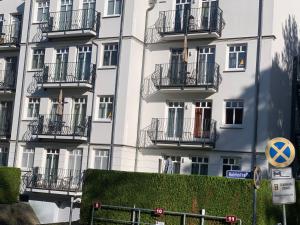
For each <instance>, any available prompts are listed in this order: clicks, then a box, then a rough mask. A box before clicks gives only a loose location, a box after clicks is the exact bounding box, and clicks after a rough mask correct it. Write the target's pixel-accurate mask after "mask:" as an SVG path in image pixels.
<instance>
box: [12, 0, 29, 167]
mask: <svg viewBox="0 0 300 225" xmlns="http://www.w3.org/2000/svg"><path fill="white" fill-rule="evenodd" d="M32 4H33V0H30V6H29V17H28V25H27V36H26V45H25V59H24V67H23V77H22V85H21V97H20V108H19V115H18V124H17V134H16V144H15V152H14V163H13V167H15V166H16V160H17V159H16V158H17V149H18V144H19V134H20V124H21V117H22V108H23V103H24V101H23V97H24V86H25V85H24V83H25V75H26V71H27V59H28V45H29V36H30V28H31V18H32ZM24 15H25V14H24ZM23 19H24V17H23ZM20 39H21V40H22V37H21V38H20ZM19 61H20V59H19ZM18 73H19V72H18ZM17 80H18V79H17ZM14 105H16V99H15V104H14Z"/></svg>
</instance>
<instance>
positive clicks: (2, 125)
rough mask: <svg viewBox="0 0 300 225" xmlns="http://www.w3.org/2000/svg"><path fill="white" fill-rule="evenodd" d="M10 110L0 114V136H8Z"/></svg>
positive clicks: (9, 133)
mask: <svg viewBox="0 0 300 225" xmlns="http://www.w3.org/2000/svg"><path fill="white" fill-rule="evenodd" d="M11 115H12V111H11V110H9V111H7V112H6V111H3V112H2V114H0V136H1V137H7V138H9V137H10V135H11V126H12V116H11Z"/></svg>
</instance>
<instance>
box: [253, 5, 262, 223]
mask: <svg viewBox="0 0 300 225" xmlns="http://www.w3.org/2000/svg"><path fill="white" fill-rule="evenodd" d="M258 1H259V8H258V31H257V50H256V71H255V111H254V133H253V143H252V163H251V164H252V171H254V168H255V167H256V154H257V151H256V147H257V134H258V130H257V129H258V110H259V92H260V83H259V82H260V63H261V45H262V25H263V0H258ZM256 205H257V190H256V188H254V190H253V216H252V218H253V219H252V225H256Z"/></svg>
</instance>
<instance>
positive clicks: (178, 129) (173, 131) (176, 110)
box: [167, 102, 184, 138]
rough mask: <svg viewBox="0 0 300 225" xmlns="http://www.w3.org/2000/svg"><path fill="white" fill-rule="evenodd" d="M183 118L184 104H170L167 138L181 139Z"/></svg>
mask: <svg viewBox="0 0 300 225" xmlns="http://www.w3.org/2000/svg"><path fill="white" fill-rule="evenodd" d="M183 118H184V103H183V102H170V103H169V109H168V128H167V134H168V137H169V138H179V137H182V132H183Z"/></svg>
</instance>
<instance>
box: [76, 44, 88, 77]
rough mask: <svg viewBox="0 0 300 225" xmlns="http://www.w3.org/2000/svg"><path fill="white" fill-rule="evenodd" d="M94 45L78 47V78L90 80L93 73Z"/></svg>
mask: <svg viewBox="0 0 300 225" xmlns="http://www.w3.org/2000/svg"><path fill="white" fill-rule="evenodd" d="M91 59H92V47H91V46H82V47H79V48H78V59H77V60H78V64H77V66H78V68H77V77H76V78H77V80H81V81H88V80H89V78H90V75H91Z"/></svg>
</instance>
